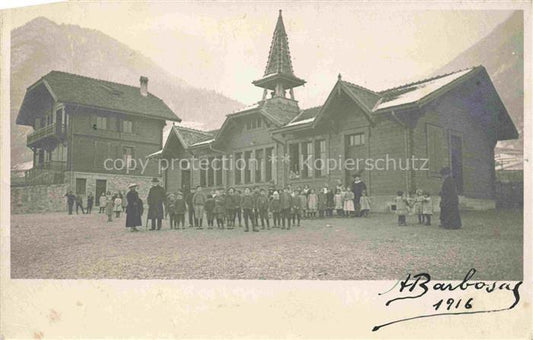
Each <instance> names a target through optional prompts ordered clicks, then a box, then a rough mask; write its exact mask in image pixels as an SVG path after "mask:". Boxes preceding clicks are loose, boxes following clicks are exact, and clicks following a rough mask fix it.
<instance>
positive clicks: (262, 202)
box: [255, 189, 270, 230]
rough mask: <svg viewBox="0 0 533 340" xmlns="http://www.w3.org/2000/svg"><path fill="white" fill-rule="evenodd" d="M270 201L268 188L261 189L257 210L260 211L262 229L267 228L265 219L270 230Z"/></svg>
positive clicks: (256, 202)
mask: <svg viewBox="0 0 533 340" xmlns="http://www.w3.org/2000/svg"><path fill="white" fill-rule="evenodd" d="M269 203H270V202H269V199H268V196H267V193H266V190H265V189H261V190H260V194H259V196H257V197H256V201H255V205H256V207H257V212H258V213H259V218H260V219H261V229H265V221H266V227H267V229H268V230H270V220H269V218H268V205H269Z"/></svg>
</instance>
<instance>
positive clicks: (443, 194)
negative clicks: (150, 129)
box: [440, 167, 462, 229]
mask: <svg viewBox="0 0 533 340" xmlns="http://www.w3.org/2000/svg"><path fill="white" fill-rule="evenodd" d="M440 174H441V175H442V178H443V181H442V188H441V191H440V226H441V227H443V228H446V229H458V228H461V226H462V223H461V215H460V214H459V196H458V195H457V187H456V184H455V180H454V179H453V177H452V174H451V171H450V168H448V167H444V168H442V170H441V171H440Z"/></svg>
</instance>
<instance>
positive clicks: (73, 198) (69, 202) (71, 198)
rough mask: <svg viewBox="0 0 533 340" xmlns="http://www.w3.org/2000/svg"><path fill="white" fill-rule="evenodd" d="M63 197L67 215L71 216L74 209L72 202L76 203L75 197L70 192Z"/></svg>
mask: <svg viewBox="0 0 533 340" xmlns="http://www.w3.org/2000/svg"><path fill="white" fill-rule="evenodd" d="M65 197H66V198H67V205H68V214H69V215H72V208H73V207H74V201H76V196H75V195H74V194H73V193H72V191H69V192H67V193H66V194H65Z"/></svg>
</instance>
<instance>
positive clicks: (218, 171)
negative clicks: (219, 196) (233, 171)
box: [214, 157, 224, 185]
mask: <svg viewBox="0 0 533 340" xmlns="http://www.w3.org/2000/svg"><path fill="white" fill-rule="evenodd" d="M216 159H217V160H216V161H215V163H214V166H215V181H216V185H222V168H223V166H224V164H222V161H223V159H222V157H217V158H216Z"/></svg>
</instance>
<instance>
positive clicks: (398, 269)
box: [10, 210, 523, 280]
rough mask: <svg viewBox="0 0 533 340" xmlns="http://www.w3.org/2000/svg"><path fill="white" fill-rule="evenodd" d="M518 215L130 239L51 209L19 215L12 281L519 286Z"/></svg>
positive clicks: (165, 233) (380, 218)
mask: <svg viewBox="0 0 533 340" xmlns="http://www.w3.org/2000/svg"><path fill="white" fill-rule="evenodd" d="M522 216H523V215H522V211H520V210H500V211H468V212H463V213H462V218H463V228H462V229H459V230H444V229H442V228H438V227H437V224H438V214H436V215H434V220H435V221H434V223H433V225H432V226H421V225H418V224H416V223H415V219H416V217H415V216H410V217H408V222H409V223H410V225H409V226H407V227H398V226H397V225H396V217H395V216H394V215H392V214H373V215H371V216H370V217H368V218H350V219H348V218H330V219H314V220H304V221H302V226H300V227H294V228H292V229H291V230H289V231H286V230H280V229H272V230H266V231H261V232H259V233H252V232H249V233H245V232H243V228H238V227H237V228H236V229H234V230H223V231H222V230H216V229H214V230H206V229H205V228H204V229H203V230H196V229H194V228H187V229H186V230H179V231H176V230H170V229H169V228H168V221H167V220H164V221H163V229H162V230H160V231H147V230H145V229H144V228H143V229H142V231H141V232H138V233H130V232H128V231H127V230H126V228H125V227H124V224H125V217H124V216H122V217H120V218H119V219H114V221H113V222H112V223H107V222H106V216H105V215H103V214H98V213H96V214H95V213H93V214H92V215H81V214H80V215H72V216H68V215H67V214H66V213H48V214H32V215H13V216H12V217H11V231H10V232H11V277H12V278H14V279H257V280H315V279H320V280H385V279H387V280H388V279H391V280H395V279H399V278H403V277H405V275H406V274H407V273H412V274H416V273H419V272H427V273H429V274H430V275H431V276H432V278H434V279H441V280H445V279H450V280H452V279H453V280H460V279H462V278H463V277H464V276H465V274H466V273H467V272H468V270H469V269H470V268H475V269H476V270H477V273H476V275H475V277H474V279H490V280H504V279H505V280H521V279H522V275H523V271H522V267H523V266H522V254H523V219H522Z"/></svg>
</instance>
